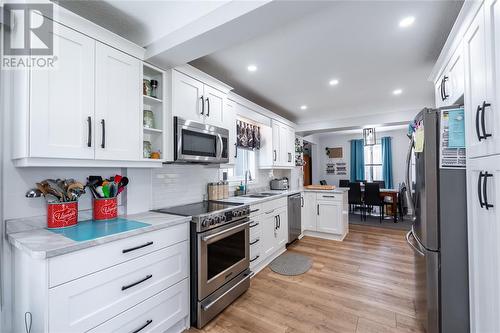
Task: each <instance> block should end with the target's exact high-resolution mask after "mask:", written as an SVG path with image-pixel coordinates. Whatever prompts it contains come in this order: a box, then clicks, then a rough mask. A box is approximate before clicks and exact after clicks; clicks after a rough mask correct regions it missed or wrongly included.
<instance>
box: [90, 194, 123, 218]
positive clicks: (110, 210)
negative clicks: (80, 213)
mask: <svg viewBox="0 0 500 333" xmlns="http://www.w3.org/2000/svg"><path fill="white" fill-rule="evenodd" d="M117 216H118V203H117V198H116V197H115V198H104V199H94V220H111V219H115V218H116V217H117Z"/></svg>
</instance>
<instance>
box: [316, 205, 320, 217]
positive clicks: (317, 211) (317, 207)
mask: <svg viewBox="0 0 500 333" xmlns="http://www.w3.org/2000/svg"><path fill="white" fill-rule="evenodd" d="M316 214H318V215H319V204H317V205H316Z"/></svg>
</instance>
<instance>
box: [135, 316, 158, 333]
mask: <svg viewBox="0 0 500 333" xmlns="http://www.w3.org/2000/svg"><path fill="white" fill-rule="evenodd" d="M152 322H153V320H152V319H149V320H148V321H146V323H145V324H144V325H142V326H141V327H139V328H138V329H136V330H135V331H132V333H138V332H140V331H142V330H143V329H145V328H146V327H148V326H149V325H151V323H152Z"/></svg>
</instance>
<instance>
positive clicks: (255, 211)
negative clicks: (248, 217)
mask: <svg viewBox="0 0 500 333" xmlns="http://www.w3.org/2000/svg"><path fill="white" fill-rule="evenodd" d="M259 210H260V209H259V208H257V209H254V210H251V211H250V214H251V213H257V212H258V211H259Z"/></svg>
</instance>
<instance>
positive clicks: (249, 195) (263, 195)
mask: <svg viewBox="0 0 500 333" xmlns="http://www.w3.org/2000/svg"><path fill="white" fill-rule="evenodd" d="M278 194H279V193H271V192H262V193H255V194H245V195H243V197H246V198H267V197H272V196H273V195H278Z"/></svg>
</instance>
